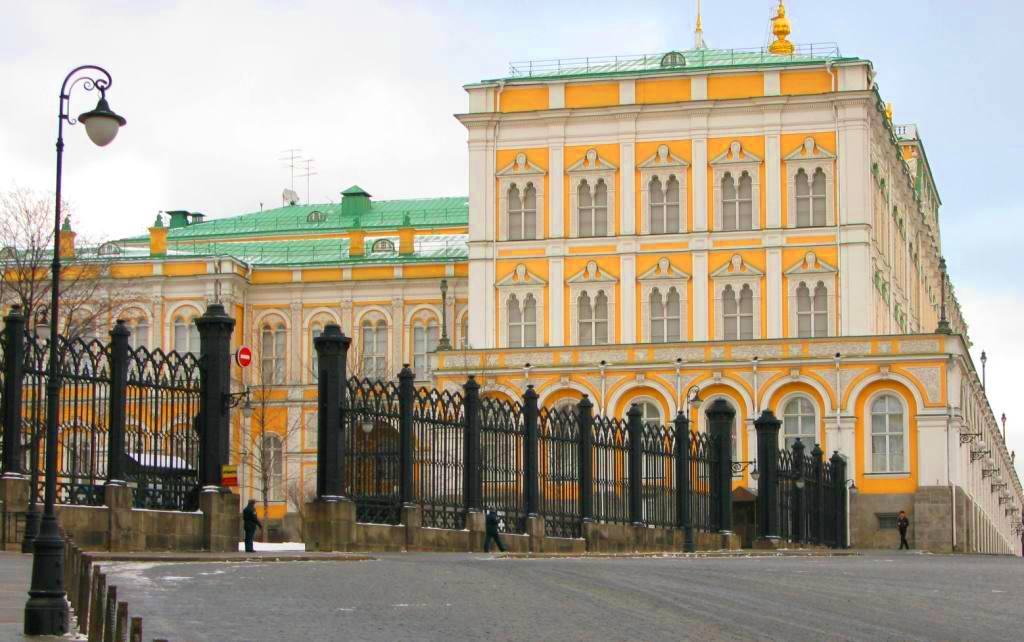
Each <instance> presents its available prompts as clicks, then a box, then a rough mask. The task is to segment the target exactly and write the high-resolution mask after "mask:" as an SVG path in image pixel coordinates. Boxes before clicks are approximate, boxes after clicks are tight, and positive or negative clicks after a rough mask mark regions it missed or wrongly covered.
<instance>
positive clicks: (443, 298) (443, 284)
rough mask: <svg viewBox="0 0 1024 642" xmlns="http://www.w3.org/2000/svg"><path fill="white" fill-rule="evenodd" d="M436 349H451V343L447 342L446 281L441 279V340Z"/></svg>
mask: <svg viewBox="0 0 1024 642" xmlns="http://www.w3.org/2000/svg"><path fill="white" fill-rule="evenodd" d="M437 349H438V350H451V349H452V342H451V341H449V340H448V279H441V338H440V339H439V340H438V342H437Z"/></svg>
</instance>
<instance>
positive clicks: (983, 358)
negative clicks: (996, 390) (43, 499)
mask: <svg viewBox="0 0 1024 642" xmlns="http://www.w3.org/2000/svg"><path fill="white" fill-rule="evenodd" d="M987 363H988V355H987V354H985V351H984V350H982V351H981V390H982V391H983V392H984V391H986V390H988V388H987V387H986V386H985V364H987Z"/></svg>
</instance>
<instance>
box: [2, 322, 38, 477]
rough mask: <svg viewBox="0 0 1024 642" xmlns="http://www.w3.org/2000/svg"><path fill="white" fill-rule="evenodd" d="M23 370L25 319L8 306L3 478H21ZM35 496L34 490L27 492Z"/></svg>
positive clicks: (5, 336) (5, 353)
mask: <svg viewBox="0 0 1024 642" xmlns="http://www.w3.org/2000/svg"><path fill="white" fill-rule="evenodd" d="M24 367H25V315H23V314H22V313H21V306H20V305H15V306H11V311H10V313H8V314H7V316H6V317H4V398H3V409H2V410H0V412H2V413H3V421H4V453H3V471H2V472H3V474H4V475H12V476H13V475H19V476H20V475H22V474H23V473H25V472H27V471H23V470H22V454H21V389H22V375H23V373H22V370H23V369H24ZM31 492H32V493H33V494H35V492H36V489H35V488H33V489H31Z"/></svg>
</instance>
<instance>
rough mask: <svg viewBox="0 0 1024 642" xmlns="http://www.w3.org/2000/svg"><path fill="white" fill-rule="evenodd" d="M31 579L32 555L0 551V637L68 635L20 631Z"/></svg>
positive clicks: (22, 626) (26, 638) (37, 638)
mask: <svg viewBox="0 0 1024 642" xmlns="http://www.w3.org/2000/svg"><path fill="white" fill-rule="evenodd" d="M31 579H32V556H31V555H22V554H21V553H7V552H3V551H0V640H4V642H7V641H8V640H33V641H37V640H38V641H40V642H42V641H44V640H47V641H48V640H63V641H64V642H67V640H68V639H69V638H60V637H54V636H49V635H47V636H40V637H32V638H28V637H25V636H24V635H23V634H22V632H21V631H22V629H23V628H24V626H25V602H26V601H27V600H28V585H29V583H30V581H31Z"/></svg>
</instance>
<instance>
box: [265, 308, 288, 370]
mask: <svg viewBox="0 0 1024 642" xmlns="http://www.w3.org/2000/svg"><path fill="white" fill-rule="evenodd" d="M286 332H287V331H286V330H285V327H284V323H281V322H279V321H278V322H269V321H268V322H264V323H263V329H262V331H261V334H260V368H261V370H262V371H261V373H260V377H261V380H260V383H261V384H263V385H270V384H282V383H284V379H285V357H286V353H287V348H286V344H287V333H286Z"/></svg>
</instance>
